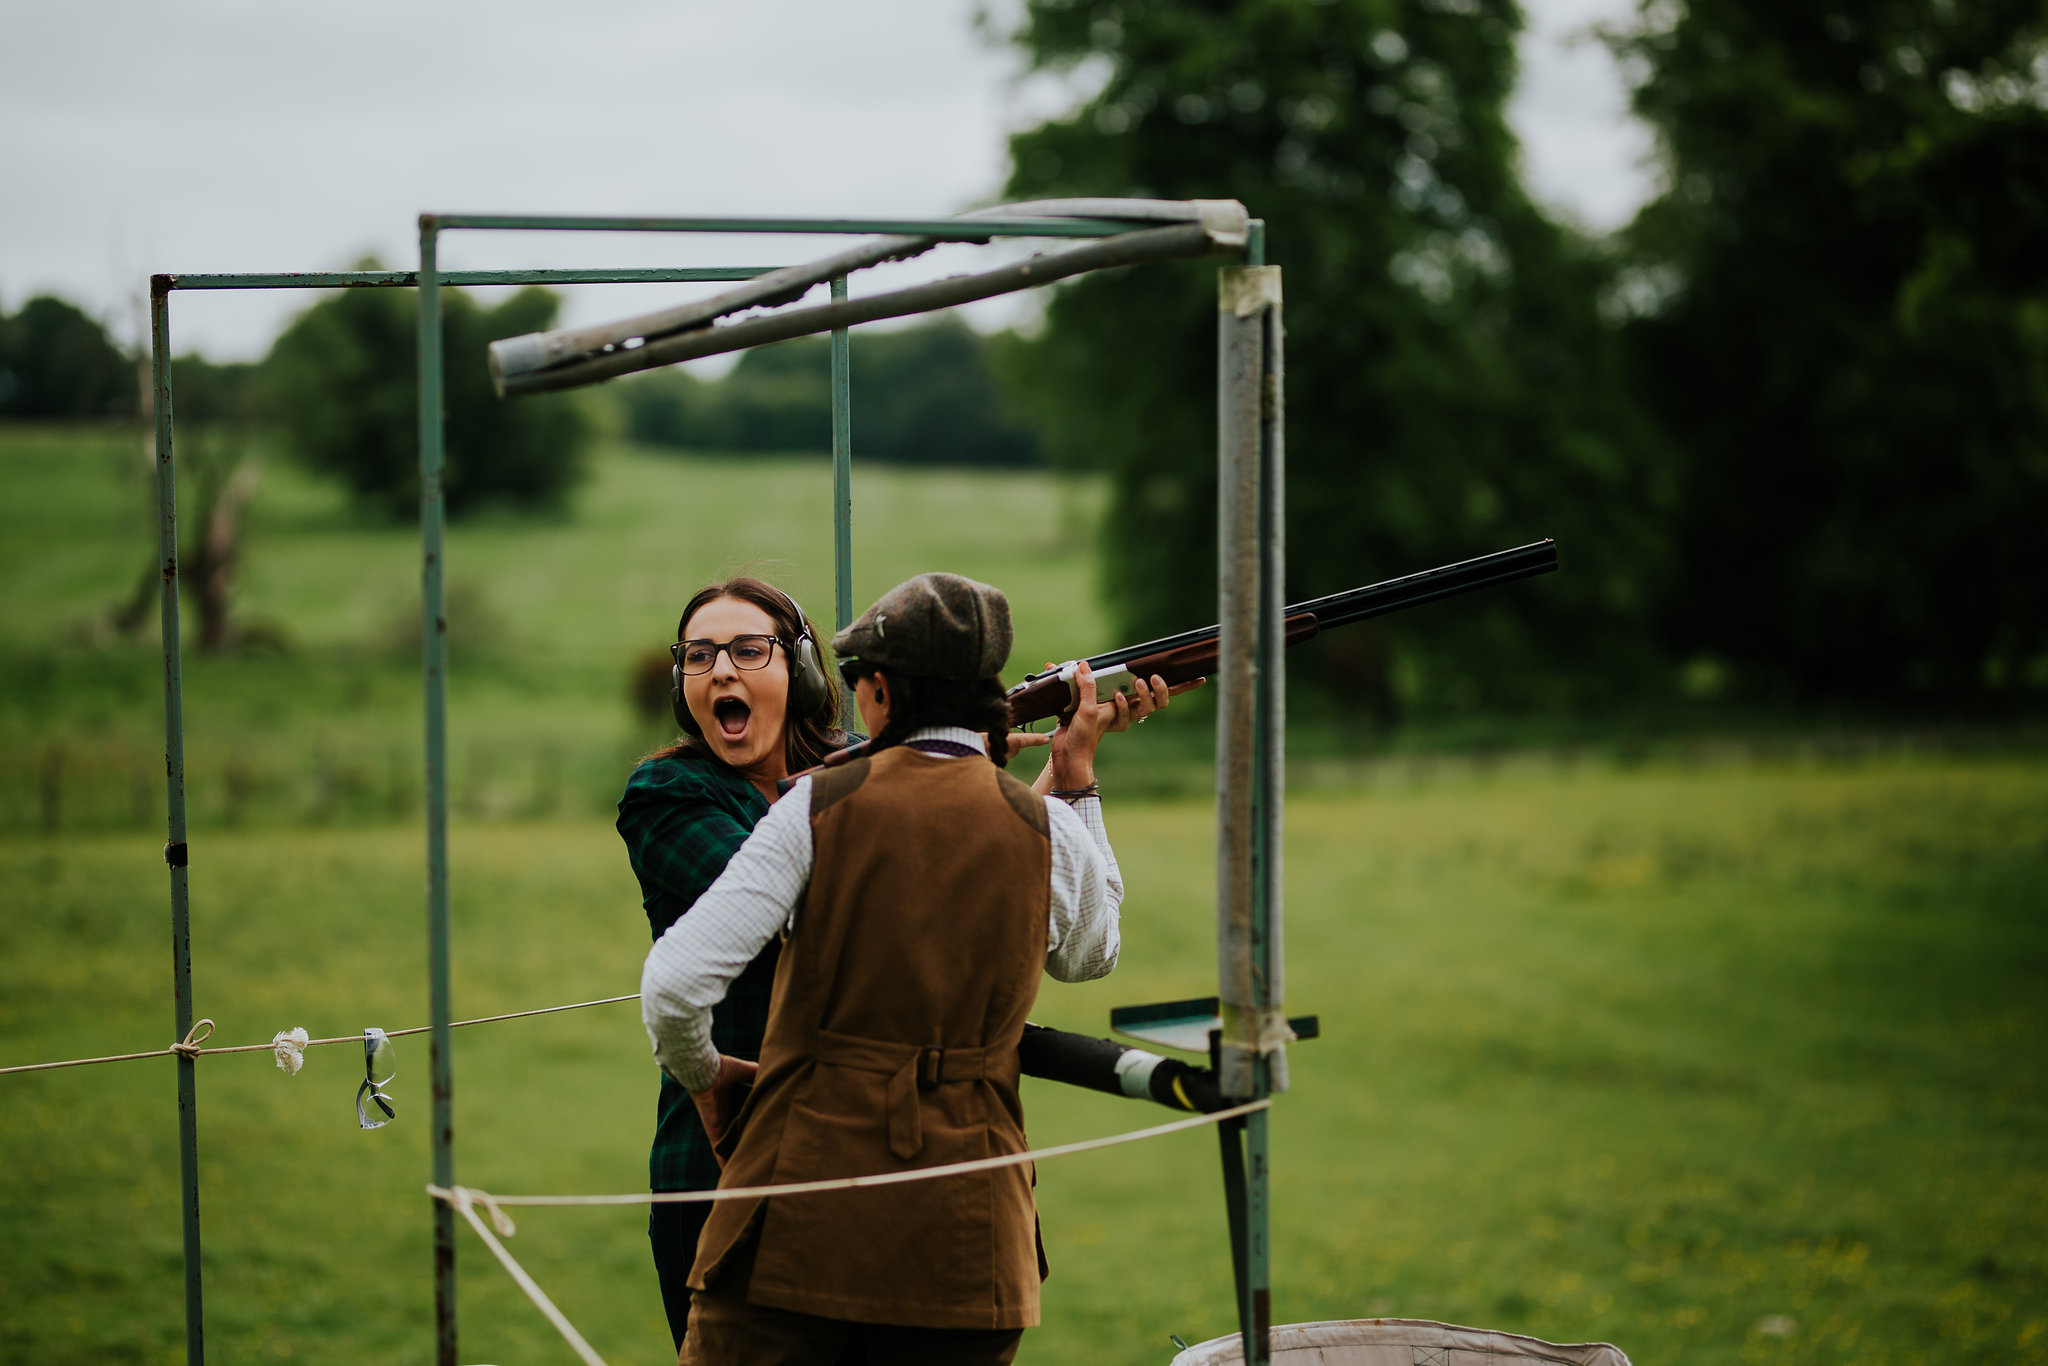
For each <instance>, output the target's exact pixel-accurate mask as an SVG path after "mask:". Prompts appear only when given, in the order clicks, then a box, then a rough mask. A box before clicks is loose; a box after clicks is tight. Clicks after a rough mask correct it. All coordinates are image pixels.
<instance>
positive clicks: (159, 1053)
mask: <svg viewBox="0 0 2048 1366" xmlns="http://www.w3.org/2000/svg"><path fill="white" fill-rule="evenodd" d="M639 999H640V993H639V992H637V991H636V992H634V993H633V994H632V995H631V996H606V997H604V998H603V999H601V1000H596V1001H577V1002H575V1003H574V1004H571V1005H566V1006H542V1007H541V1008H540V1009H539V1010H515V1011H513V1012H512V1013H511V1014H509V1015H484V1016H480V1017H478V1018H477V1019H474V1020H450V1021H449V1022H448V1027H449V1028H450V1029H461V1028H463V1027H464V1026H466V1025H480V1024H496V1023H497V1022H498V1021H500V1020H523V1019H525V1018H526V1017H527V1016H529V1015H553V1014H555V1013H556V1012H557V1011H563V1010H582V1009H584V1008H585V1007H586V1006H609V1005H617V1004H618V1003H619V1002H620V1001H637V1000H639ZM200 1025H204V1026H206V1033H205V1034H200V1033H199V1026H200ZM433 1028H434V1027H433V1026H432V1025H414V1026H413V1027H412V1028H410V1029H387V1030H385V1031H384V1037H385V1038H387V1039H402V1038H404V1037H405V1036H406V1035H408V1034H425V1033H428V1032H430V1031H431V1030H432V1029H433ZM212 1033H213V1021H211V1020H200V1021H198V1022H197V1023H195V1024H194V1025H193V1026H192V1029H191V1031H190V1032H189V1033H187V1034H186V1035H185V1037H184V1038H183V1039H182V1040H180V1041H179V1042H177V1043H174V1044H172V1045H171V1046H170V1047H169V1048H154V1049H151V1050H150V1051H149V1052H147V1053H114V1054H110V1055H109V1056H107V1057H104V1058H72V1059H70V1060H68V1061H66V1062H29V1063H23V1064H21V1065H20V1066H18V1067H0V1076H4V1075H5V1074H7V1073H9V1072H47V1071H50V1070H51V1069H53V1068H58V1067H90V1066H92V1065H93V1064H94V1063H101V1062H129V1061H132V1060H133V1059H136V1058H168V1057H172V1056H177V1057H184V1058H199V1057H201V1056H203V1055H205V1054H209V1053H271V1052H275V1051H276V1048H277V1041H276V1040H275V1039H273V1040H271V1041H270V1042H269V1043H238V1044H232V1045H228V1046H225V1047H221V1048H201V1047H200V1046H199V1042H200V1040H202V1039H205V1038H206V1037H208V1036H209V1035H211V1034H212ZM194 1035H197V1037H196V1038H195V1037H194ZM362 1041H363V1036H362V1035H360V1034H343V1035H341V1036H340V1037H339V1038H333V1039H308V1040H306V1042H304V1043H302V1044H300V1045H299V1047H300V1048H318V1047H320V1046H321V1045H322V1044H330V1043H361V1042H362Z"/></svg>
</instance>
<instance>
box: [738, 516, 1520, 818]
mask: <svg viewBox="0 0 2048 1366" xmlns="http://www.w3.org/2000/svg"><path fill="white" fill-rule="evenodd" d="M1556 569H1557V542H1556V541H1549V540H1545V541H1536V542H1533V543H1532V544H1529V545H1524V546H1516V547H1515V548H1514V549H1513V550H1500V551H1495V552H1494V553H1493V554H1491V555H1481V556H1480V557H1479V558H1478V559H1476V560H1460V561H1459V562H1458V563H1457V564H1447V565H1445V566H1443V568H1441V569H1425V570H1423V571H1422V572H1421V573H1420V574H1409V575H1407V576H1405V577H1403V578H1398V579H1388V580H1387V581H1386V582H1385V583H1372V584H1367V585H1366V586H1365V587H1363V588H1353V589H1350V590H1348V591H1346V592H1342V593H1332V594H1330V595H1329V596H1328V597H1323V598H1311V599H1310V600H1308V601H1307V602H1298V603H1295V604H1294V605H1293V606H1291V607H1288V608H1286V609H1285V621H1284V623H1283V626H1282V633H1283V639H1284V640H1285V641H1286V643H1287V644H1288V645H1290V646H1292V645H1299V644H1301V642H1303V641H1304V640H1309V639H1312V638H1314V637H1315V636H1318V635H1320V634H1322V633H1323V632H1324V631H1328V630H1331V629H1332V628H1334V627H1338V626H1349V625H1351V624H1352V623H1353V622H1358V621H1365V620H1366V619H1368V618H1370V617H1383V616H1386V615H1387V614H1388V613H1389V612H1399V611H1402V610H1403V609H1405V608H1409V607H1420V606H1421V605H1422V604H1423V603H1425V602H1435V601H1436V600H1437V599H1439V598H1454V597H1456V596H1458V595H1459V594H1460V593H1471V592H1475V591H1477V590H1478V589H1481V588H1492V587H1493V586H1494V585H1496V584H1503V583H1513V582H1514V581H1515V580H1516V579H1527V578H1534V577H1535V576H1536V575H1538V574H1549V573H1553V572H1555V570H1556ZM1221 649H1222V643H1221V640H1220V628H1218V627H1215V626H1204V627H1202V628H1201V629H1200V630H1197V631H1183V632H1181V633H1180V634H1179V635H1177V636H1161V637H1160V638H1159V639H1157V640H1148V641H1146V642H1145V643H1144V644H1142V645H1126V646H1124V647H1123V648H1122V649H1119V650H1109V651H1105V652H1104V653H1102V654H1099V655H1090V656H1089V657H1088V659H1087V661H1086V663H1087V665H1088V667H1089V668H1090V669H1091V670H1093V671H1094V674H1095V686H1096V687H1097V688H1099V689H1104V690H1105V692H1106V690H1107V689H1109V688H1114V687H1116V686H1117V684H1118V682H1119V680H1121V679H1123V678H1126V677H1132V676H1135V677H1138V678H1151V677H1153V676H1154V675H1157V676H1158V677H1160V678H1164V679H1165V680H1166V685H1167V686H1168V687H1174V686H1176V685H1178V684H1181V683H1192V682H1194V681H1195V680H1196V679H1199V678H1207V677H1208V676H1209V675H1210V674H1212V673H1214V672H1215V671H1216V660H1217V658H1218V655H1219V653H1220V651H1221ZM1080 663H1081V661H1078V660H1069V661H1067V662H1066V663H1065V664H1060V665H1056V666H1055V667H1053V668H1050V669H1045V670H1042V671H1041V672H1038V673H1035V674H1026V675H1025V677H1024V681H1023V682H1021V683H1019V684H1018V685H1017V686H1016V687H1014V688H1012V689H1010V691H1009V694H1008V695H1009V700H1010V724H1011V726H1013V727H1019V726H1025V725H1028V724H1030V723H1031V722H1033V721H1043V720H1045V719H1046V718H1047V717H1052V716H1060V715H1062V714H1064V713H1065V712H1067V711H1069V710H1070V709H1072V707H1073V705H1074V702H1075V692H1074V673H1075V671H1076V670H1077V669H1078V668H1079V667H1080ZM866 751H867V745H866V744H864V743H863V744H857V745H850V746H848V747H847V748H845V749H842V750H840V751H839V752H838V753H836V754H833V755H830V756H828V757H827V758H826V760H825V762H824V763H822V764H820V765H818V768H833V767H836V766H838V765H839V764H843V763H845V762H847V761H848V760H850V759H858V758H859V757H860V756H861V755H862V754H863V753H865V752H866ZM817 771H818V769H817V768H809V769H805V770H804V771H803V772H802V773H794V774H791V775H790V776H789V777H787V778H784V779H782V780H781V781H780V782H778V783H777V784H776V786H777V787H778V788H780V789H781V790H782V791H783V792H788V791H789V789H790V788H791V787H792V786H794V785H795V784H796V781H797V779H799V778H803V777H806V776H808V775H810V774H812V773H815V772H817Z"/></svg>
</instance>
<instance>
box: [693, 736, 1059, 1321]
mask: <svg viewBox="0 0 2048 1366" xmlns="http://www.w3.org/2000/svg"><path fill="white" fill-rule="evenodd" d="M811 835H812V839H813V840H814V841H815V847H816V856H817V861H816V864H815V865H814V867H813V870H812V873H811V883H810V887H809V889H808V890H807V891H806V893H805V895H804V900H803V904H802V906H801V908H800V909H799V910H798V911H797V914H796V920H795V926H794V928H793V929H792V930H791V932H790V933H789V934H788V935H786V936H785V938H784V942H783V946H782V955H781V959H780V961H779V962H778V964H777V966H776V970H775V996H774V1002H773V1005H772V1006H771V1007H770V1010H769V1018H768V1034H767V1038H766V1039H765V1041H764V1042H763V1044H762V1048H761V1071H760V1074H759V1076H758V1078H757V1079H756V1081H755V1085H754V1092H753V1095H752V1096H751V1097H750V1098H749V1099H748V1101H747V1104H746V1106H745V1107H744V1108H743V1109H742V1110H741V1112H740V1115H739V1118H738V1120H737V1121H736V1122H735V1125H734V1129H733V1131H732V1132H730V1133H728V1134H727V1135H726V1137H725V1138H724V1139H723V1140H722V1141H721V1142H720V1145H719V1147H720V1151H721V1153H722V1154H724V1155H725V1156H726V1157H727V1159H728V1160H727V1164H726V1168H725V1172H724V1176H723V1178H722V1179H721V1180H720V1182H719V1184H720V1185H721V1186H725V1187H732V1186H762V1185H781V1184H788V1183H792V1182H799V1181H816V1180H821V1179H826V1178H831V1177H843V1176H865V1175H869V1174H872V1173H877V1172H900V1171H908V1170H911V1169H914V1168H921V1167H937V1166H942V1165H945V1164H947V1163H953V1162H963V1161H968V1160H970V1159H974V1158H981V1157H990V1156H994V1155H997V1154H1000V1153H1015V1152H1024V1151H1027V1150H1028V1148H1029V1146H1030V1145H1029V1144H1028V1143H1027V1142H1026V1141H1025V1138H1024V1110H1023V1106H1022V1104H1021V1103H1020V1102H1019V1100H1018V1097H1017V1075H1018V1074H1017V1041H1018V1039H1019V1038H1020V1037H1021V1036H1022V1034H1023V1031H1024V1019H1025V1016H1026V1014H1027V1013H1028V1012H1029V1011H1030V1009H1031V1003H1032V1001H1033V1000H1034V999H1035V998H1036V997H1037V995H1038V979H1039V974H1040V973H1042V972H1043V971H1044V970H1045V952H1046V919H1047V916H1048V913H1049V911H1050V898H1051V874H1052V841H1051V838H1050V836H1049V834H1048V823H1047V820H1046V813H1045V803H1044V800H1043V799H1042V798H1040V797H1039V796H1037V795H1036V794H1035V793H1033V792H1032V791H1031V789H1029V788H1028V787H1026V786H1024V784H1022V783H1020V782H1018V781H1017V780H1016V779H1014V778H1012V777H1010V776H1009V775H1007V774H1005V773H1004V772H1002V770H1000V769H998V768H996V767H995V765H993V764H991V763H989V762H988V761H987V760H986V759H982V758H957V759H942V758H937V757H934V756H932V755H929V754H923V753H920V752H918V751H916V750H912V749H904V748H892V749H888V750H885V751H883V752H882V753H881V754H879V755H876V756H875V757H874V758H873V759H859V760H855V761H853V762H852V763H849V764H846V765H844V766H843V767H840V768H834V769H829V770H827V771H825V772H823V773H820V774H818V775H816V776H814V777H813V778H812V779H811ZM1033 1177H1034V1174H1033V1172H1032V1170H1031V1168H1030V1167H1029V1166H1028V1165H1024V1166H1016V1167H1007V1168H1002V1169H999V1170H995V1171H986V1172H974V1173H970V1174H967V1175H963V1176H946V1177H939V1178H936V1179H934V1180H930V1181H918V1182H909V1183H905V1184H903V1185H899V1186H882V1187H878V1188H874V1189H865V1190H849V1191H828V1192H821V1193H817V1194H811V1195H792V1196H783V1197H778V1198H775V1199H770V1200H759V1199H756V1200H733V1201H723V1202H720V1203H719V1204H717V1205H715V1206H713V1207H712V1212H711V1217H710V1220H709V1222H708V1223H707V1224H706V1225H705V1228H704V1232H703V1235H702V1236H701V1237H700V1238H699V1240H698V1243H697V1262H696V1265H695V1266H694V1267H693V1268H692V1270H691V1273H690V1284H691V1285H693V1286H696V1287H697V1288H699V1289H703V1288H704V1287H705V1286H706V1284H707V1283H708V1284H710V1285H712V1286H717V1285H718V1278H719V1273H720V1271H721V1270H722V1269H723V1268H724V1266H725V1265H726V1263H727V1261H728V1259H729V1258H730V1257H731V1254H732V1253H733V1252H734V1251H736V1250H737V1249H739V1248H741V1247H743V1246H744V1240H745V1239H747V1238H749V1237H755V1238H758V1240H759V1242H758V1246H757V1248H756V1251H755V1257H754V1262H753V1271H752V1274H751V1276H750V1277H749V1279H748V1281H747V1286H746V1298H747V1302H748V1303H750V1304H756V1305H764V1306H768V1307H771V1308H776V1309H788V1310H794V1311H796V1312H798V1313H804V1314H816V1315H819V1316H821V1317H825V1318H835V1319H846V1320H851V1321H854V1322H859V1323H889V1324H902V1325H907V1326H910V1327H920V1328H1028V1327H1030V1326H1032V1325H1034V1324H1036V1323H1037V1322H1038V1285H1039V1282H1040V1281H1041V1280H1042V1279H1044V1275H1045V1263H1044V1254H1043V1252H1042V1251H1041V1250H1040V1245H1039V1242H1038V1214H1037V1209H1036V1206H1035V1205H1034V1204H1033V1202H1032V1198H1031V1186H1032V1183H1033Z"/></svg>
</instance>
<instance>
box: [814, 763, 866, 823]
mask: <svg viewBox="0 0 2048 1366" xmlns="http://www.w3.org/2000/svg"><path fill="white" fill-rule="evenodd" d="M869 762H870V761H869V760H867V759H855V760H853V761H852V762H850V763H844V764H839V765H837V766H836V767H833V768H828V769H826V770H825V771H824V772H822V773H815V774H812V775H811V819H812V820H816V819H818V817H820V816H822V815H824V814H825V813H826V812H827V811H829V810H831V809H832V807H833V806H834V805H835V804H836V803H839V802H843V801H845V800H846V799H847V798H848V797H851V796H852V795H853V794H854V793H855V792H857V791H859V790H860V785H861V784H862V783H864V782H866V781H867V780H868V764H869Z"/></svg>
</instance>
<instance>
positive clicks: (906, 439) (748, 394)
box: [619, 316, 1038, 465]
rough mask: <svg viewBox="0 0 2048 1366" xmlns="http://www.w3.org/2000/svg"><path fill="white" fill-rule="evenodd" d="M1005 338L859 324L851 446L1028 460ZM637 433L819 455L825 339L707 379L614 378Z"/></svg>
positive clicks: (944, 321) (981, 461)
mask: <svg viewBox="0 0 2048 1366" xmlns="http://www.w3.org/2000/svg"><path fill="white" fill-rule="evenodd" d="M1003 342H1004V339H1003V338H990V337H983V336H981V335H980V334H978V333H976V332H975V331H974V330H973V329H971V328H969V327H968V326H967V325H966V324H965V323H963V322H961V321H960V320H959V319H957V318H954V317H951V316H945V317H941V318H937V319H934V320H932V321H930V322H927V323H923V324H920V325H918V326H915V327H907V328H900V329H896V330H892V331H886V332H867V331H863V332H858V333H856V334H855V336H854V341H853V376H854V381H853V383H854V387H853V422H854V451H855V453H856V455H857V457H858V458H859V459H861V460H864V461H865V460H878V461H882V462H884V463H888V464H901V465H1027V464H1031V463H1034V462H1035V461H1036V460H1037V458H1038V442H1037V434H1036V432H1035V431H1034V430H1033V429H1032V428H1031V427H1030V426H1029V425H1027V424H1026V423H1025V422H1024V421H1023V420H1022V419H1021V418H1019V417H1018V416H1017V415H1015V414H1014V413H1013V412H1012V411H1011V410H1010V405H1009V404H1008V402H1007V401H1006V397H1007V396H1006V395H1005V394H1004V393H1003V391H1002V389H1001V388H1000V387H999V385H998V383H997V381H996V373H995V372H996V362H995V353H996V351H997V349H998V348H999V347H1000V346H1001V345H1002V344H1003ZM619 393H620V398H621V402H622V403H623V405H624V408H625V413H626V426H627V430H628V432H629V434H630V435H632V437H633V438H634V439H635V440H639V441H646V442H649V443H652V444H655V445H664V446H687V447H692V448H695V449H697V450H713V451H799V450H802V451H815V450H825V449H829V448H830V446H831V444H832V390H831V354H830V342H829V340H828V339H826V338H823V337H805V338H802V339H800V340H797V341H792V342H784V343H781V344H779V345H776V346H763V347H757V348H755V349H754V350H751V351H749V352H747V353H746V354H745V355H744V356H742V357H740V360H739V363H738V364H736V365H735V366H734V367H733V369H732V371H731V373H730V374H728V375H727V376H726V378H725V379H723V380H721V381H717V382H706V381H704V380H700V379H698V378H697V377H696V376H694V375H692V374H689V373H688V372H687V371H684V370H681V369H669V370H664V371H659V372H657V373H655V374H652V375H648V376H644V377H642V378H639V379H635V380H631V381H628V382H627V383H625V384H622V385H621V386H619Z"/></svg>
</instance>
